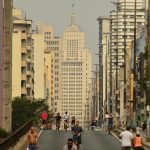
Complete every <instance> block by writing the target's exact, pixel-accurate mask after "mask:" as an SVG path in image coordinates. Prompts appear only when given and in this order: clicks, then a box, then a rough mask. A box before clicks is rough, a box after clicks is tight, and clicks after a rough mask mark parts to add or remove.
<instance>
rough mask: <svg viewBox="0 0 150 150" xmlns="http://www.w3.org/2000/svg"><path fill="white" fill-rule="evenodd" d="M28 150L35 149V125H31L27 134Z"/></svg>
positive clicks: (36, 139)
mask: <svg viewBox="0 0 150 150" xmlns="http://www.w3.org/2000/svg"><path fill="white" fill-rule="evenodd" d="M27 140H28V148H27V149H28V150H37V141H38V134H37V132H36V128H35V127H31V129H30V131H29V133H28V136H27Z"/></svg>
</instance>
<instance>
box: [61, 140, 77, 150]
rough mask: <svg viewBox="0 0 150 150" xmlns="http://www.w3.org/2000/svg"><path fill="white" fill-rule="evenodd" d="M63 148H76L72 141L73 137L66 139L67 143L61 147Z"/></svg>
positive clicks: (69, 149) (71, 149)
mask: <svg viewBox="0 0 150 150" xmlns="http://www.w3.org/2000/svg"><path fill="white" fill-rule="evenodd" d="M63 150H77V146H76V145H75V144H74V143H73V139H71V138H69V139H68V143H67V145H65V146H64V147H63Z"/></svg>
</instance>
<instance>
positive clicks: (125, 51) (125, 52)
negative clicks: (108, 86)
mask: <svg viewBox="0 0 150 150" xmlns="http://www.w3.org/2000/svg"><path fill="white" fill-rule="evenodd" d="M126 54H127V50H126V0H124V109H125V108H126V102H127V100H126Z"/></svg>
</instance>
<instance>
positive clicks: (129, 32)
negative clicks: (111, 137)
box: [110, 0, 145, 115]
mask: <svg viewBox="0 0 150 150" xmlns="http://www.w3.org/2000/svg"><path fill="white" fill-rule="evenodd" d="M135 2H136V3H135ZM115 4H116V10H113V11H111V13H110V19H111V28H110V30H111V36H110V49H111V62H112V71H113V72H112V74H115V77H116V79H115V80H116V81H115V88H114V91H112V93H115V100H114V103H115V109H114V110H115V111H116V112H117V113H118V114H119V115H120V109H122V108H123V109H125V107H126V103H127V97H126V92H127V91H126V90H125V89H127V88H126V87H127V83H125V82H126V79H125V77H126V76H125V77H124V79H123V80H124V82H123V84H124V86H123V88H122V90H123V93H124V94H123V95H122V96H123V98H122V99H120V95H119V94H118V93H120V90H118V89H119V88H120V87H119V82H120V81H119V76H120V74H121V72H120V71H121V69H122V68H123V70H122V71H124V74H125V73H126V71H125V70H124V68H126V63H125V60H126V58H125V57H126V53H127V51H128V48H129V44H130V42H131V41H133V40H134V38H135V36H134V35H135V34H136V36H137V33H138V32H137V31H138V28H140V27H142V26H144V25H145V11H144V9H143V0H137V1H134V0H118V1H117V3H115ZM135 15H136V17H135ZM135 18H136V19H135ZM135 31H136V32H135ZM124 74H123V76H124ZM121 100H123V105H122V102H121ZM121 105H122V107H120V106H121Z"/></svg>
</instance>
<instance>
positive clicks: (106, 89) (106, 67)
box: [103, 33, 110, 114]
mask: <svg viewBox="0 0 150 150" xmlns="http://www.w3.org/2000/svg"><path fill="white" fill-rule="evenodd" d="M103 34H104V35H105V40H106V43H105V44H103V45H105V46H106V57H105V81H106V85H105V104H106V106H105V114H106V112H107V111H108V79H107V78H108V76H107V75H108V73H107V72H108V64H107V63H108V61H107V60H108V59H107V58H108V35H110V33H103Z"/></svg>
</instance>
